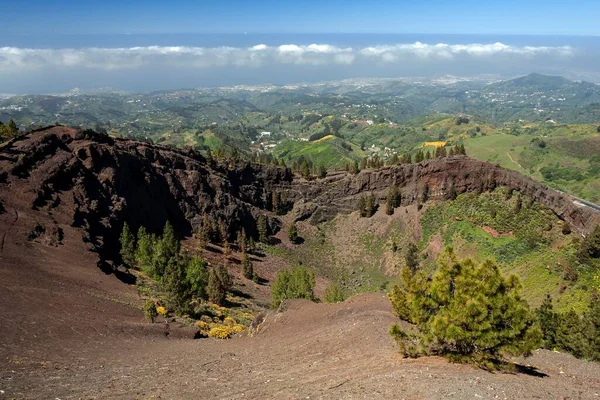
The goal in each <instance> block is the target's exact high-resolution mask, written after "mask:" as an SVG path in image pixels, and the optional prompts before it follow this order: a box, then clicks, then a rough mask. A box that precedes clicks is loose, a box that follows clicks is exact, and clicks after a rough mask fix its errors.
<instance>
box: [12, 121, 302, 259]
mask: <svg viewBox="0 0 600 400" xmlns="http://www.w3.org/2000/svg"><path fill="white" fill-rule="evenodd" d="M0 176H2V177H3V179H2V180H1V181H0V199H2V200H1V201H2V203H3V205H4V206H5V207H7V208H8V207H10V208H13V209H15V210H23V211H28V212H30V213H31V212H33V213H36V214H40V215H39V218H40V219H45V220H46V221H43V225H44V226H45V227H46V228H45V229H47V230H49V231H51V230H53V228H52V224H58V223H62V224H69V225H71V226H76V227H80V228H82V230H83V232H85V236H84V240H87V241H89V242H91V243H92V245H93V247H94V248H95V249H97V250H98V251H99V252H101V253H102V255H103V256H104V257H105V258H108V259H115V258H117V259H118V255H117V254H118V251H117V250H118V238H119V234H120V231H121V229H122V226H123V223H124V222H125V221H127V222H128V223H129V224H130V226H131V227H132V228H133V229H137V228H138V227H139V226H141V225H144V226H145V227H146V228H147V229H148V230H149V231H151V232H160V230H161V229H162V227H163V226H164V224H165V222H166V221H167V220H169V221H171V223H172V224H173V225H174V226H175V229H176V230H177V231H178V232H179V233H180V235H182V236H187V235H190V234H191V233H192V230H193V228H194V227H195V225H197V224H199V223H200V222H201V220H202V216H203V214H205V213H206V214H207V215H208V217H209V218H210V219H211V220H212V221H215V222H216V221H218V220H223V221H224V222H225V224H226V227H227V229H228V232H229V234H230V238H231V239H233V238H234V237H235V234H236V233H237V232H238V231H239V229H240V228H241V227H242V226H244V227H245V228H246V231H247V232H248V234H250V235H256V231H255V229H256V223H255V220H256V217H257V216H258V214H259V213H260V212H261V210H263V209H265V208H266V204H265V199H266V197H267V196H266V193H267V192H266V189H264V188H265V187H266V188H268V187H270V186H272V185H281V184H282V183H283V182H291V181H292V175H291V173H290V172H289V170H286V169H285V168H275V167H266V166H262V165H256V164H250V163H238V164H236V165H227V164H217V163H213V164H211V165H209V163H208V162H207V160H206V159H204V158H203V157H202V156H201V155H200V154H197V153H195V152H193V151H183V150H178V149H174V148H170V147H164V146H157V145H150V144H147V143H143V142H136V141H130V140H120V139H113V138H110V137H108V136H107V135H103V134H97V133H94V132H91V131H80V130H76V129H72V128H65V127H52V128H48V129H43V130H39V131H36V132H32V133H30V134H28V135H26V136H23V137H21V138H19V139H18V140H14V141H11V142H10V143H7V144H5V145H3V146H2V147H1V148H0ZM36 218H38V216H36ZM269 225H270V230H271V232H273V233H274V232H277V230H278V229H279V227H280V222H279V220H278V219H277V218H274V217H272V216H271V217H270V218H269ZM33 229H34V227H32V230H33Z"/></svg>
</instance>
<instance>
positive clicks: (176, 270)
mask: <svg viewBox="0 0 600 400" xmlns="http://www.w3.org/2000/svg"><path fill="white" fill-rule="evenodd" d="M162 282H163V288H164V290H165V292H166V293H167V305H168V308H169V309H171V310H173V311H175V312H176V313H178V314H185V313H187V312H188V311H189V301H190V293H189V286H188V280H187V276H186V263H185V262H183V260H181V259H179V257H176V256H175V257H171V258H170V259H169V261H168V262H167V266H166V268H165V272H164V276H163V280H162Z"/></svg>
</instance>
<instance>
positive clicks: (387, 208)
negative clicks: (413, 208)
mask: <svg viewBox="0 0 600 400" xmlns="http://www.w3.org/2000/svg"><path fill="white" fill-rule="evenodd" d="M385 213H386V214H387V215H393V214H394V206H393V205H392V197H391V196H390V195H388V196H387V199H385Z"/></svg>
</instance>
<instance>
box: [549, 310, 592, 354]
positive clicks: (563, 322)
mask: <svg viewBox="0 0 600 400" xmlns="http://www.w3.org/2000/svg"><path fill="white" fill-rule="evenodd" d="M556 345H557V347H558V348H560V349H562V350H565V351H568V352H569V353H571V354H573V355H574V356H575V357H577V358H582V357H584V356H585V355H586V353H587V348H586V347H587V341H586V338H585V336H584V329H583V326H582V320H581V317H580V316H579V315H577V313H576V312H575V311H574V310H569V311H568V312H566V313H564V314H562V315H561V317H560V322H559V324H558V327H557V328H556Z"/></svg>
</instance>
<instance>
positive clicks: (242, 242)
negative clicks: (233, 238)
mask: <svg viewBox="0 0 600 400" xmlns="http://www.w3.org/2000/svg"><path fill="white" fill-rule="evenodd" d="M237 245H238V249H239V250H240V252H241V253H245V252H246V251H247V250H248V244H247V239H246V231H245V230H244V228H242V229H241V230H240V232H239V233H238V237H237Z"/></svg>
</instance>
